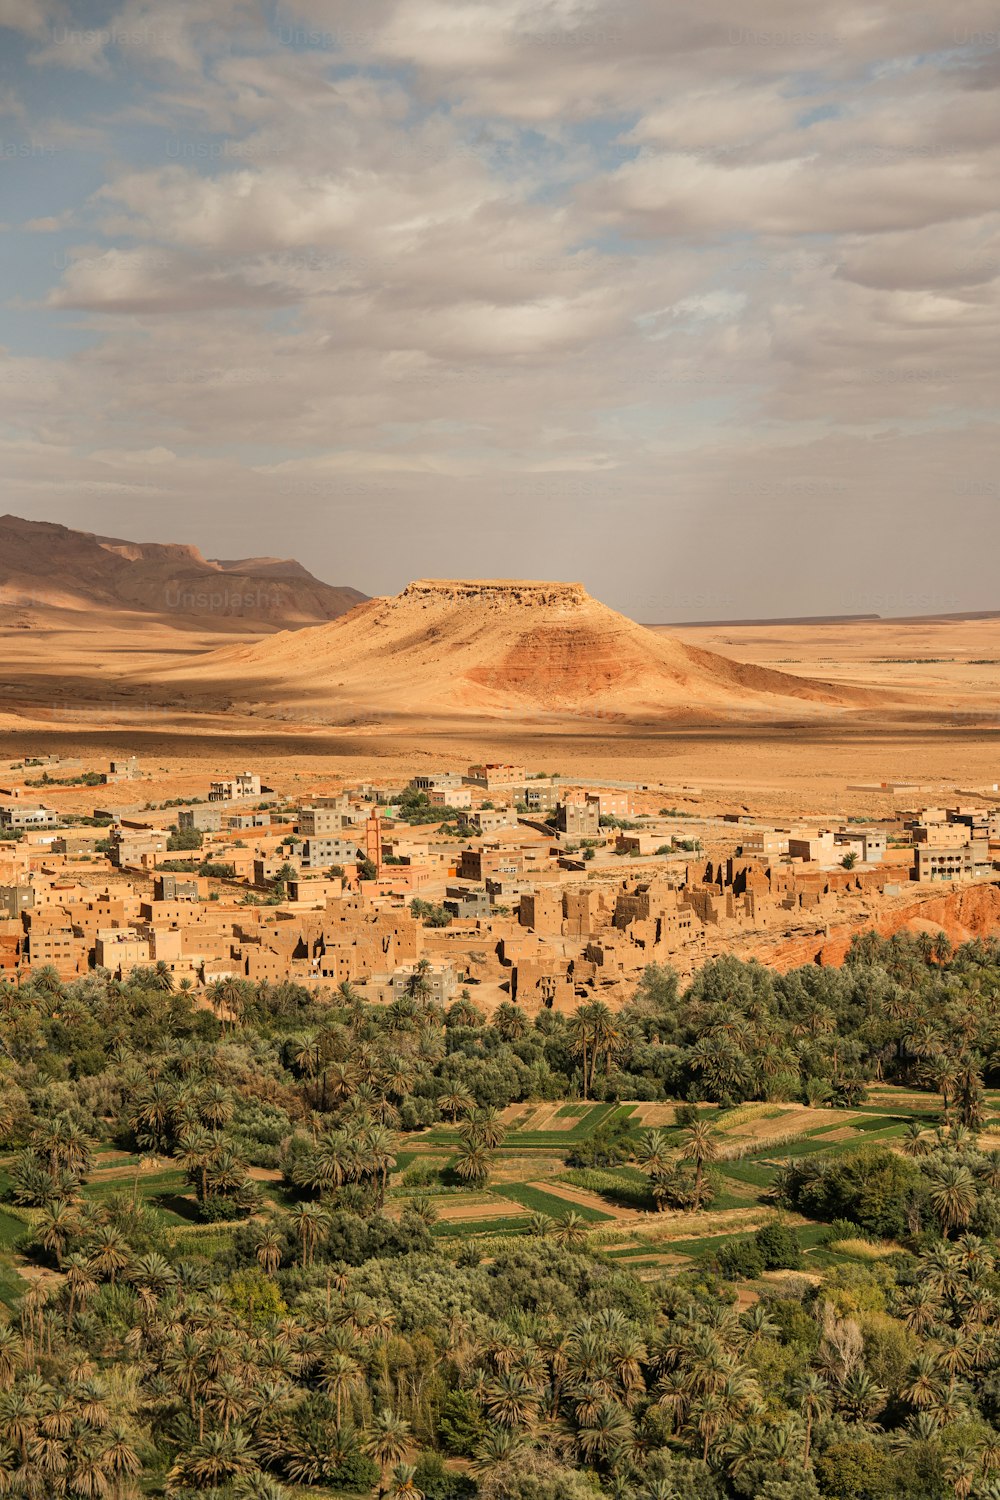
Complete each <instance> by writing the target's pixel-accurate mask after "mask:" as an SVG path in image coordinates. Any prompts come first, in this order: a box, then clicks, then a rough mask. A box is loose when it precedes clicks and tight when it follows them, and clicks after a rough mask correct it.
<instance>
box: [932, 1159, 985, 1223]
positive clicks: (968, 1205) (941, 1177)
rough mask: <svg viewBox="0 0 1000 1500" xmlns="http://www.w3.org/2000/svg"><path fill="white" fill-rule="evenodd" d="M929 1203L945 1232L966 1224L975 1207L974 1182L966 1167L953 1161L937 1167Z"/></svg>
mask: <svg viewBox="0 0 1000 1500" xmlns="http://www.w3.org/2000/svg"><path fill="white" fill-rule="evenodd" d="M930 1203H931V1207H932V1208H933V1210H934V1212H935V1213H936V1214H937V1216H938V1219H939V1221H940V1223H941V1228H942V1229H943V1230H944V1232H945V1234H948V1233H950V1232H951V1231H952V1230H955V1229H961V1228H963V1227H964V1226H965V1225H966V1224H968V1222H969V1220H970V1219H971V1218H972V1215H973V1212H974V1210H975V1207H976V1184H975V1180H974V1178H973V1176H972V1173H971V1172H970V1171H969V1169H968V1167H963V1166H958V1165H955V1164H953V1163H944V1164H943V1165H942V1166H940V1167H938V1169H937V1171H936V1173H935V1178H934V1180H933V1181H932V1184H931V1190H930Z"/></svg>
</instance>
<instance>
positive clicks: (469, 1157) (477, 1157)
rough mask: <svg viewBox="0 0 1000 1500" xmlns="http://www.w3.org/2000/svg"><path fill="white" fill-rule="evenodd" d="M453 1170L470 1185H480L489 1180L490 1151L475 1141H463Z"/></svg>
mask: <svg viewBox="0 0 1000 1500" xmlns="http://www.w3.org/2000/svg"><path fill="white" fill-rule="evenodd" d="M455 1172H456V1174H457V1175H458V1176H459V1177H461V1179H462V1181H463V1182H466V1183H468V1184H469V1185H470V1186H475V1187H482V1186H483V1185H484V1184H485V1183H487V1182H488V1181H489V1176H490V1153H489V1152H488V1151H487V1149H486V1147H485V1146H482V1145H480V1144H479V1143H478V1142H476V1141H463V1142H462V1144H461V1145H460V1146H459V1148H458V1155H457V1157H456V1158H455Z"/></svg>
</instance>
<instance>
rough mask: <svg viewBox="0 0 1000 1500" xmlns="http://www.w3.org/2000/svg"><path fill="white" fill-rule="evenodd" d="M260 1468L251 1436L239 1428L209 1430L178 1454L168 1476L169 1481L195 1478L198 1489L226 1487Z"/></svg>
mask: <svg viewBox="0 0 1000 1500" xmlns="http://www.w3.org/2000/svg"><path fill="white" fill-rule="evenodd" d="M257 1467H258V1465H257V1462H256V1460H255V1458H254V1456H253V1450H252V1448H251V1446H250V1439H249V1438H248V1437H247V1435H246V1433H245V1432H243V1431H242V1430H241V1429H240V1428H239V1427H234V1428H232V1429H231V1430H230V1431H229V1432H207V1433H206V1434H205V1436H204V1437H203V1438H199V1439H198V1441H197V1442H195V1443H193V1444H192V1445H191V1448H190V1450H189V1452H188V1453H187V1455H186V1456H182V1457H179V1458H178V1459H177V1461H176V1463H175V1464H174V1466H173V1468H172V1469H171V1470H170V1472H169V1474H168V1475H167V1481H168V1483H173V1484H175V1483H177V1482H178V1481H183V1480H186V1479H190V1480H193V1481H194V1483H195V1485H196V1486H197V1487H198V1488H199V1489H207V1488H209V1487H210V1486H213V1485H214V1486H220V1487H221V1486H223V1485H226V1484H229V1483H231V1482H232V1481H233V1480H236V1479H243V1478H246V1477H248V1476H249V1475H250V1474H252V1473H253V1472H254V1470H255V1469H256V1468H257Z"/></svg>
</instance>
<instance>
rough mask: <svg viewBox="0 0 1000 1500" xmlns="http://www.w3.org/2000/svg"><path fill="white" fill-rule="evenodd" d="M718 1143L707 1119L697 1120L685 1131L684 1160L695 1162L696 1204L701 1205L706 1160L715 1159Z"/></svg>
mask: <svg viewBox="0 0 1000 1500" xmlns="http://www.w3.org/2000/svg"><path fill="white" fill-rule="evenodd" d="M718 1154H719V1148H718V1143H717V1141H716V1138H715V1136H714V1135H713V1134H712V1131H711V1127H710V1126H709V1124H708V1121H707V1120H695V1122H694V1124H693V1125H689V1126H688V1127H687V1129H686V1130H685V1132H684V1160H685V1161H693V1162H694V1204H695V1208H700V1206H701V1196H702V1175H703V1173H704V1169H705V1163H706V1162H712V1161H715V1159H716V1157H717V1156H718Z"/></svg>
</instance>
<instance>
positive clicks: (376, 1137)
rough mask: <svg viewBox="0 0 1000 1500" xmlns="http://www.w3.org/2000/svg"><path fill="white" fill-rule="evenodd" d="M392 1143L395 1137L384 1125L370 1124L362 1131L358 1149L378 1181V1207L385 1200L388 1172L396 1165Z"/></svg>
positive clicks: (393, 1143)
mask: <svg viewBox="0 0 1000 1500" xmlns="http://www.w3.org/2000/svg"><path fill="white" fill-rule="evenodd" d="M394 1145H395V1139H394V1137H393V1134H392V1131H391V1130H387V1129H386V1127H385V1126H384V1125H370V1126H369V1127H368V1129H367V1130H365V1131H363V1132H362V1136H361V1141H360V1146H359V1150H360V1154H361V1158H362V1160H363V1161H365V1162H366V1163H367V1164H368V1168H369V1172H370V1174H371V1176H372V1177H374V1178H375V1181H376V1182H377V1183H378V1203H379V1207H381V1206H382V1204H383V1203H384V1202H385V1195H386V1190H387V1189H388V1186H389V1173H390V1172H391V1171H392V1169H393V1167H394V1166H395V1165H396V1158H395V1156H394V1155H393V1146H394Z"/></svg>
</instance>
